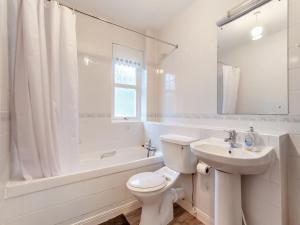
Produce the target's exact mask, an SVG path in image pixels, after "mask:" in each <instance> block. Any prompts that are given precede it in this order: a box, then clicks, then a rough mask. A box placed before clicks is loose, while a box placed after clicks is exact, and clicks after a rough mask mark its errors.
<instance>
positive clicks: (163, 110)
mask: <svg viewBox="0 0 300 225" xmlns="http://www.w3.org/2000/svg"><path fill="white" fill-rule="evenodd" d="M238 2H240V1H238V0H232V1H231V0H224V1H217V0H213V1H195V2H194V3H193V4H192V5H191V6H190V7H188V8H187V9H185V10H184V11H183V12H181V13H180V14H178V15H177V16H176V17H175V18H174V19H173V20H172V21H171V22H170V23H169V24H168V25H167V26H166V27H165V28H164V29H163V30H162V31H161V33H160V37H161V38H163V39H167V40H169V41H173V42H175V43H178V44H179V49H178V50H176V51H175V52H173V53H172V54H171V55H169V56H168V57H167V58H165V60H163V61H161V67H162V68H163V69H164V71H165V74H163V75H161V77H160V92H159V93H160V101H159V111H158V114H160V116H161V121H164V122H172V123H173V122H175V123H176V124H192V125H201V126H209V127H224V128H238V129H243V130H246V129H248V127H249V126H250V125H254V126H255V128H256V129H257V130H259V131H272V130H277V131H286V132H289V133H290V139H291V140H292V141H291V143H290V145H291V146H292V148H290V153H289V157H288V167H289V169H290V173H289V177H288V178H289V225H298V224H300V214H299V200H300V178H299V167H300V145H299V142H300V103H299V99H300V48H299V47H297V45H299V43H300V0H290V1H289V13H290V15H289V17H290V18H289V80H290V82H289V86H290V88H289V111H290V113H289V115H287V116H255V115H248V116H238V115H237V116H221V115H216V113H217V28H216V25H215V23H216V21H217V20H219V19H220V18H222V17H223V16H224V15H225V12H226V9H228V8H231V6H234V5H235V4H237V3H238ZM165 51H166V49H161V52H165ZM166 74H173V75H174V77H175V78H176V88H175V89H174V90H173V91H172V92H167V91H166V90H165V87H166V78H165V77H166ZM270 86H272V82H271V83H270ZM174 132H176V130H175V131H174ZM285 151H288V149H285ZM199 185H201V184H199ZM199 188H200V186H199ZM200 193H201V195H202V196H201V195H200V194H199V195H198V197H197V198H198V199H197V201H199V202H201V201H202V200H203V199H208V196H210V191H201V192H200ZM270 210H271V209H270ZM286 210H287V209H286ZM266 215H267V214H261V215H260V216H261V218H262V217H265V216H266ZM270 216H273V214H271V215H270ZM252 221H253V220H252ZM251 224H253V223H252V222H251V223H250V225H251ZM256 224H257V223H256Z"/></svg>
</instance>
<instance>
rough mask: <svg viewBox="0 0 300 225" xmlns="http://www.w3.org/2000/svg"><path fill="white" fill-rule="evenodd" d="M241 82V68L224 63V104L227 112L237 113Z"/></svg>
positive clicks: (223, 108) (224, 111)
mask: <svg viewBox="0 0 300 225" xmlns="http://www.w3.org/2000/svg"><path fill="white" fill-rule="evenodd" d="M239 83H240V68H237V67H233V66H227V65H223V105H222V112H223V113H225V114H230V113H236V107H237V101H238V92H239Z"/></svg>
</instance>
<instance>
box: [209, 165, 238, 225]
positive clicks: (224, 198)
mask: <svg viewBox="0 0 300 225" xmlns="http://www.w3.org/2000/svg"><path fill="white" fill-rule="evenodd" d="M215 225H242V195H241V176H240V175H238V174H230V173H224V172H221V171H218V170H216V173H215Z"/></svg>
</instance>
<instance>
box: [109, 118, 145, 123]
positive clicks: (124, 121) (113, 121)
mask: <svg viewBox="0 0 300 225" xmlns="http://www.w3.org/2000/svg"><path fill="white" fill-rule="evenodd" d="M111 123H143V122H142V121H141V120H118V119H112V120H111Z"/></svg>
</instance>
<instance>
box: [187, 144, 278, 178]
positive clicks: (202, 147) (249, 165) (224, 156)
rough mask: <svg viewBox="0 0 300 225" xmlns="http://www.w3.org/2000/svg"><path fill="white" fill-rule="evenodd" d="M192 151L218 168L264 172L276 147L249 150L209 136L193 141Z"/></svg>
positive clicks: (231, 170) (250, 172)
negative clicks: (231, 145)
mask: <svg viewBox="0 0 300 225" xmlns="http://www.w3.org/2000/svg"><path fill="white" fill-rule="evenodd" d="M191 151H192V152H193V153H194V154H195V155H196V156H198V158H199V159H200V160H201V161H202V162H205V163H206V164H208V165H210V166H212V167H214V168H215V169H217V170H220V171H223V172H226V173H232V174H240V175H248V174H259V173H263V172H264V171H265V170H266V169H267V168H268V166H269V165H270V163H271V161H272V159H273V157H274V149H273V147H269V146H260V147H256V148H255V149H253V151H249V150H246V149H244V148H243V147H239V148H230V146H229V144H228V143H226V142H224V140H223V139H218V138H208V139H204V140H200V141H197V142H193V143H192V144H191Z"/></svg>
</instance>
